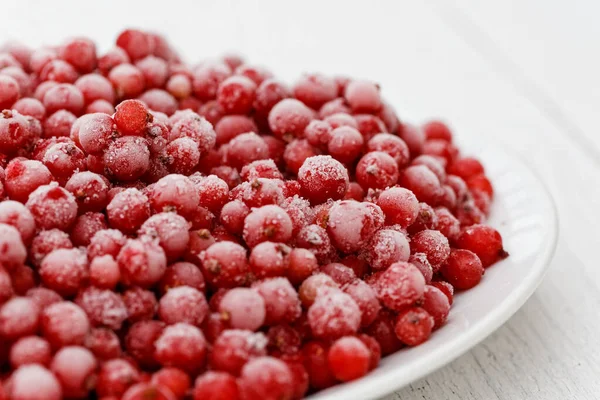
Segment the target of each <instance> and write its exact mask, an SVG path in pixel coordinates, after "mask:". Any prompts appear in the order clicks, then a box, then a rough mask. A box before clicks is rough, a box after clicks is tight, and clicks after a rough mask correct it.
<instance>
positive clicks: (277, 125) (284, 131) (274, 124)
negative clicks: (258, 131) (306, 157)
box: [269, 99, 313, 138]
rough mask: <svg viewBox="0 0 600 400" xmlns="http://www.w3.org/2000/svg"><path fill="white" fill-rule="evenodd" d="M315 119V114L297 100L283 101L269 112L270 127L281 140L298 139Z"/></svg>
mask: <svg viewBox="0 0 600 400" xmlns="http://www.w3.org/2000/svg"><path fill="white" fill-rule="evenodd" d="M312 119H313V112H312V111H311V110H310V108H308V107H307V106H305V105H304V104H303V103H302V102H300V101H298V100H296V99H283V100H281V101H280V102H279V103H277V104H276V105H275V106H273V108H272V109H271V111H270V112H269V127H270V128H271V131H272V132H273V134H274V135H275V136H277V137H280V138H286V137H294V136H296V137H298V136H302V134H303V133H304V128H306V126H307V125H308V124H309V123H310V121H311V120H312Z"/></svg>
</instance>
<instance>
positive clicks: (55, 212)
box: [25, 183, 77, 231]
mask: <svg viewBox="0 0 600 400" xmlns="http://www.w3.org/2000/svg"><path fill="white" fill-rule="evenodd" d="M25 205H26V206H27V208H28V209H29V211H30V212H31V214H32V215H33V217H34V219H35V223H36V226H37V227H38V229H53V228H58V229H60V230H63V231H65V230H68V229H69V227H70V226H71V225H72V224H73V222H75V218H76V217H77V202H76V200H75V197H74V196H73V195H72V194H71V193H69V192H68V191H66V190H65V189H63V188H61V187H59V186H58V185H57V184H56V183H51V184H49V185H43V186H40V187H38V188H37V189H35V190H34V191H33V192H32V193H31V194H30V195H29V200H27V203H26V204H25Z"/></svg>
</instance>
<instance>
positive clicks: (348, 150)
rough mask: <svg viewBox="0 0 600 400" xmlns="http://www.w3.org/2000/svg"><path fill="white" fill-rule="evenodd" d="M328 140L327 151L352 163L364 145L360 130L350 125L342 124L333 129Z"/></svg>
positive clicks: (334, 156) (342, 160)
mask: <svg viewBox="0 0 600 400" xmlns="http://www.w3.org/2000/svg"><path fill="white" fill-rule="evenodd" d="M330 135H331V137H330V139H329V141H328V142H327V151H328V152H329V154H330V155H331V156H332V157H333V158H335V159H336V160H338V161H340V162H342V163H344V164H350V163H352V162H354V161H355V160H356V159H357V158H358V156H359V155H360V153H361V152H362V148H363V145H364V139H363V137H362V135H361V134H360V132H359V131H357V130H356V129H355V128H353V127H350V126H340V127H338V128H335V129H333V130H332V131H331V134H330Z"/></svg>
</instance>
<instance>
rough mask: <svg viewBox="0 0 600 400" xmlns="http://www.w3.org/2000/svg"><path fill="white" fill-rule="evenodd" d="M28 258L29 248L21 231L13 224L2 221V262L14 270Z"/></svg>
mask: <svg viewBox="0 0 600 400" xmlns="http://www.w3.org/2000/svg"><path fill="white" fill-rule="evenodd" d="M26 258H27V249H26V248H25V245H24V244H23V240H22V238H21V234H20V232H19V231H18V230H17V229H16V228H15V227H14V226H12V225H7V224H5V223H0V264H2V265H3V266H4V267H5V268H7V269H9V270H12V269H14V268H15V267H17V266H19V265H21V264H23V263H24V262H25V259H26Z"/></svg>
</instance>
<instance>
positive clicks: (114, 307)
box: [75, 286, 127, 331]
mask: <svg viewBox="0 0 600 400" xmlns="http://www.w3.org/2000/svg"><path fill="white" fill-rule="evenodd" d="M75 303H76V304H77V305H78V306H79V307H81V309H82V310H83V311H85V313H86V314H87V316H88V319H89V321H90V323H91V324H92V325H93V326H99V327H107V328H110V329H112V330H115V331H117V330H119V329H120V328H121V325H123V322H125V320H126V319H127V308H126V307H125V303H124V302H123V299H122V298H121V296H119V295H118V294H117V293H115V292H113V291H112V290H108V289H99V288H96V287H93V286H90V287H88V288H86V289H84V290H83V291H81V292H80V293H79V294H78V295H77V298H76V299H75Z"/></svg>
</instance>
